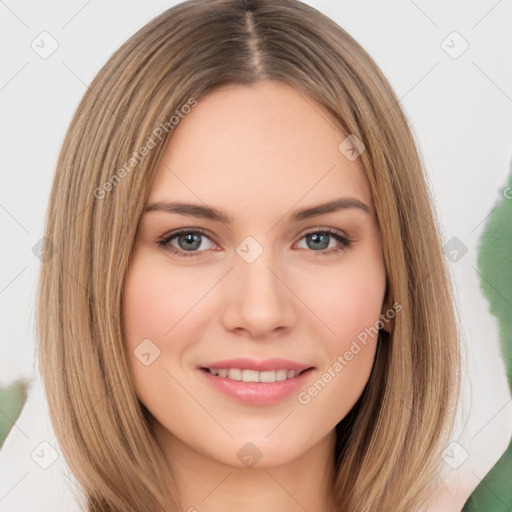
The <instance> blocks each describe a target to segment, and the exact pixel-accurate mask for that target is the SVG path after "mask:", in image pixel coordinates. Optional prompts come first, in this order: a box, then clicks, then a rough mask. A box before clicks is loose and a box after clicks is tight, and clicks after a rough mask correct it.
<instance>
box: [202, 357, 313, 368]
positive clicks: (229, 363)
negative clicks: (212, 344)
mask: <svg viewBox="0 0 512 512" xmlns="http://www.w3.org/2000/svg"><path fill="white" fill-rule="evenodd" d="M199 368H210V369H211V368H214V369H222V368H226V369H229V368H241V369H244V370H245V369H247V370H256V371H258V372H264V371H270V370H280V369H284V370H295V371H298V372H301V371H303V370H307V369H309V368H312V365H308V364H301V363H297V362H296V361H290V360H289V359H280V358H272V359H264V360H262V361H258V360H256V359H248V358H244V357H241V358H238V359H225V360H223V361H213V362H211V363H206V364H202V365H199Z"/></svg>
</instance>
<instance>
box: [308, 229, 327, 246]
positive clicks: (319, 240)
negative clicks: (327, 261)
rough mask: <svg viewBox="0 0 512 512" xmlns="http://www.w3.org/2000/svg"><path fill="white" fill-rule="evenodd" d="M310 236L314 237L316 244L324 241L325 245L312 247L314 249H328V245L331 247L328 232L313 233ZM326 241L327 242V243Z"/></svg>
mask: <svg viewBox="0 0 512 512" xmlns="http://www.w3.org/2000/svg"><path fill="white" fill-rule="evenodd" d="M310 236H311V238H312V239H313V243H314V244H322V242H323V245H324V246H323V247H318V246H317V247H312V248H313V249H326V248H327V247H329V241H328V239H329V235H328V234H327V233H321V234H320V235H319V234H318V233H313V234H312V235H310ZM321 238H323V240H321ZM325 242H327V245H326V244H325Z"/></svg>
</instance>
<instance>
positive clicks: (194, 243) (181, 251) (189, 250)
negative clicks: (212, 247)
mask: <svg viewBox="0 0 512 512" xmlns="http://www.w3.org/2000/svg"><path fill="white" fill-rule="evenodd" d="M174 239H176V243H177V244H178V247H176V246H175V245H173V244H172V243H171V242H172V241H173V240H174ZM201 239H207V240H210V239H209V238H208V237H207V236H206V234H205V233H204V231H201V230H197V229H196V230H193V231H192V230H190V229H182V230H180V231H173V232H172V233H169V234H168V235H164V236H163V237H162V238H160V239H159V240H158V241H157V243H158V246H159V247H163V248H165V249H166V250H169V251H171V252H172V253H173V254H176V255H177V256H184V257H188V256H196V255H197V253H198V252H203V251H196V249H199V248H201V247H202V248H203V249H204V244H203V241H202V240H201Z"/></svg>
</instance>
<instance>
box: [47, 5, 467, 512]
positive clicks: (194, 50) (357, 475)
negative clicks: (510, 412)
mask: <svg viewBox="0 0 512 512" xmlns="http://www.w3.org/2000/svg"><path fill="white" fill-rule="evenodd" d="M261 80H274V81H278V82H282V83H285V84H288V85H290V86H292V87H293V88H295V89H296V90H298V91H300V92H301V93H303V94H304V95H305V97H306V98H307V97H308V96H309V97H311V98H313V99H314V100H316V101H317V102H319V103H320V104H321V105H322V106H323V107H324V108H325V111H326V112H327V113H328V114H329V116H330V119H329V122H331V123H332V122H334V123H336V124H337V126H338V127H339V128H340V130H342V131H343V132H344V133H346V134H347V135H348V134H354V135H355V136H357V137H358V138H359V139H360V140H361V141H362V142H363V143H364V145H365V148H366V150H365V151H364V152H363V153H361V155H360V158H361V160H362V162H363V164H364V167H365V170H366V174H367V177H368V180H369V183H370V187H371V191H372V195H373V200H374V205H375V209H376V212H377V217H378V221H379V225H380V228H381V232H382V240H383V249H384V260H385V265H386V271H387V291H386V302H387V303H389V304H392V303H393V302H394V303H396V304H399V305H400V306H401V308H402V310H401V312H400V313H399V314H397V316H396V318H395V319H394V325H393V329H392V331H391V332H390V333H387V332H385V331H381V333H380V339H379V344H378V348H377V353H376V356H375V361H374V367H373V369H372V374H371V376H370V379H369V381H368V383H367V386H366V388H365V390H364V392H363V394H362V395H361V397H360V398H359V400H358V402H357V404H356V405H355V406H354V408H353V409H352V410H351V411H350V413H349V414H348V415H347V417H345V418H344V419H343V420H342V421H341V422H340V423H339V424H338V426H337V427H336V432H337V443H336V453H335V454H333V461H334V467H333V468H332V486H333V496H334V498H335V506H336V509H337V510H340V511H341V510H343V511H344V512H370V511H372V512H373V511H374V510H392V511H394V512H401V511H403V512H405V511H410V510H414V509H416V508H418V507H419V506H421V505H423V504H425V503H426V502H427V498H428V495H429V493H430V492H431V491H432V489H434V487H435V486H436V485H437V483H438V482H437V480H436V475H437V469H438V467H439V464H440V455H441V452H442V450H443V448H444V446H445V444H446V442H447V439H448V435H449V433H450V431H451V429H452V427H453V422H454V416H455V409H456V404H457V400H458V396H459V388H460V384H459V365H460V362H459V361H460V355H459V335H458V332H457V327H456V321H455V311H454V307H453V304H452V294H451V285H450V281H449V277H448V271H447V268H446V263H445V260H444V257H443V254H442V249H441V242H440V235H439V231H438V227H437V220H436V219H435V216H434V213H433V208H432V199H431V197H430V195H429V190H428V187H427V185H426V179H425V176H424V171H423V166H422V163H421V160H420V156H419V152H418V150H417V147H416V144H415V140H414V137H413V134H412V130H411V128H410V126H409V124H408V122H407V119H406V117H405V115H404V113H403V111H402V109H401V107H400V105H399V100H398V98H397V97H396V95H395V94H394V92H393V90H392V89H391V87H390V85H389V83H388V82H387V80H386V79H385V77H384V76H383V74H382V73H381V71H380V70H379V69H378V67H377V65H376V64H375V63H374V61H373V60H372V59H371V58H370V56H369V55H368V54H367V53H366V51H365V50H364V49H363V48H362V47H361V46H360V45H359V44H358V43H357V42H356V41H355V40H354V39H353V38H352V37H351V36H350V35H349V34H347V33H346V32H345V31H344V30H343V29H342V28H341V27H340V26H338V25H337V24H336V23H334V22H333V21H332V20H330V19H329V18H327V17H326V16H324V15H323V14H321V13H320V12H318V11H317V10H315V9H313V8H312V7H309V6H307V5H305V4H303V3H301V2H298V1H296V0H278V1H271V0H247V1H240V0H218V1H209V2H204V1H200V0H191V1H187V2H184V3H181V4H178V5H177V6H175V7H173V8H171V9H169V10H167V11H165V12H164V13H163V14H161V15H159V16H158V17H156V18H155V19H154V20H152V21H151V22H150V23H148V24H147V25H146V26H144V27H143V28H142V29H141V30H139V31H138V32H137V33H136V34H135V35H133V36H132V37H131V38H130V39H129V40H128V41H126V43H124V44H123V45H122V46H121V48H120V49H119V50H118V51H117V52H115V54H114V55H113V56H112V57H111V58H110V59H109V61H108V62H107V63H106V64H105V66H104V67H103V68H102V69H101V70H100V72H99V73H98V75H97V76H96V77H95V78H94V80H93V82H92V83H91V85H90V87H89V89H88V91H87V92H86V94H85V95H84V97H83V99H82V101H81V103H80V105H79V107H78V109H77V111H76V113H75V115H74V117H73V119H72V122H71V124H70V126H69V129H68V132H67V134H66V137H65V140H64V143H63V146H62V149H61V153H60V156H59V160H58V163H57V168H56V174H55V179H54V183H53V187H52V191H51V195H50V200H49V208H48V215H47V225H46V238H47V240H48V243H51V244H52V245H53V248H54V255H53V257H51V258H49V259H48V261H47V262H45V263H44V264H43V266H42V270H41V278H40V285H39V292H38V293H39V295H38V319H37V322H38V323H37V327H38V339H39V364H40V370H41V373H42V376H43V380H44V385H45V388H46V393H47V396H48V402H49V408H50V415H51V420H52V423H53V426H54V428H55V432H56V435H57V438H58V440H59V443H60V446H61V449H62V451H63V454H64V456H65V458H66V461H67V463H68V465H69V466H70V469H71V470H72V471H73V473H74V474H75V476H76V477H77V479H78V481H79V483H80V485H81V487H82V489H83V491H84V495H85V498H86V502H87V510H88V511H89V512H92V511H101V512H107V511H123V512H129V511H133V512H135V511H137V512H155V511H156V510H158V511H163V510H166V511H177V510H180V507H181V503H180V499H179V481H178V478H177V475H176V474H175V472H174V471H173V469H172V467H170V465H169V464H168V463H167V461H166V460H165V458H164V456H163V454H162V452H161V449H160V447H159V446H158V444H157V442H156V439H155V437H154V435H153V432H152V426H151V418H150V417H149V416H150V415H149V413H148V411H147V410H146V409H145V407H144V406H143V404H142V403H140V401H139V400H138V398H137V396H136V393H135V391H134V385H133V382H132V378H131V375H130V371H129V360H128V358H129V357H130V356H131V354H127V353H126V349H125V346H124V343H123V338H124V331H123V325H122V294H123V283H124V278H125V273H126V270H127V267H128V262H129V260H130V253H131V248H132V245H133V241H134V237H135V233H136V230H137V225H138V221H139V218H140V216H141V214H142V211H143V208H144V204H145V201H146V199H147V196H148V194H149V189H150V187H151V184H152V181H153V177H154V173H155V172H156V169H157V167H158V164H159V162H160V160H161V156H162V153H163V150H164V148H165V145H166V142H167V141H168V140H169V137H171V136H172V129H168V130H163V132H162V136H161V138H159V139H158V141H157V143H156V144H155V146H154V147H153V148H152V149H151V150H150V151H148V152H147V153H146V154H145V155H144V156H143V158H139V157H137V156H134V155H139V156H140V153H139V150H140V148H142V147H144V146H145V145H147V144H148V138H151V137H152V134H154V133H155V130H156V129H158V127H161V126H164V127H168V126H169V119H171V118H172V116H173V115H174V114H175V112H176V111H177V109H180V108H181V106H182V105H185V104H187V102H189V101H190V100H191V99H195V100H196V101H198V103H199V104H200V102H201V96H202V95H204V94H206V93H207V92H210V91H213V90H215V89H217V88H219V87H221V86H224V85H228V84H242V85H247V86H250V84H253V83H256V82H258V81H261ZM323 115H325V114H323ZM166 123H167V124H166ZM340 142H341V141H340ZM132 158H134V159H135V160H130V159H132ZM127 162H131V163H130V164H129V165H128V166H127ZM123 168H124V169H125V171H124V172H121V171H120V169H123ZM116 173H117V174H116ZM114 175H116V176H117V178H116V179H115V180H114V179H113V176H114ZM107 183H110V185H108V186H107V185H105V184H107ZM98 190H102V195H103V197H101V198H99V195H98V192H97V191H98Z"/></svg>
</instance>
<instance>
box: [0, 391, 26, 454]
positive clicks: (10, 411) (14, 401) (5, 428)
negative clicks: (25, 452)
mask: <svg viewBox="0 0 512 512" xmlns="http://www.w3.org/2000/svg"><path fill="white" fill-rule="evenodd" d="M26 398H27V391H26V386H25V384H22V383H16V384H14V385H12V386H10V387H8V388H7V389H0V446H2V445H3V444H4V441H5V438H6V437H7V434H8V433H9V431H10V430H11V428H12V426H13V424H14V422H15V421H16V420H17V418H18V416H19V414H20V412H21V409H22V407H23V404H24V403H25V400H26Z"/></svg>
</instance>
